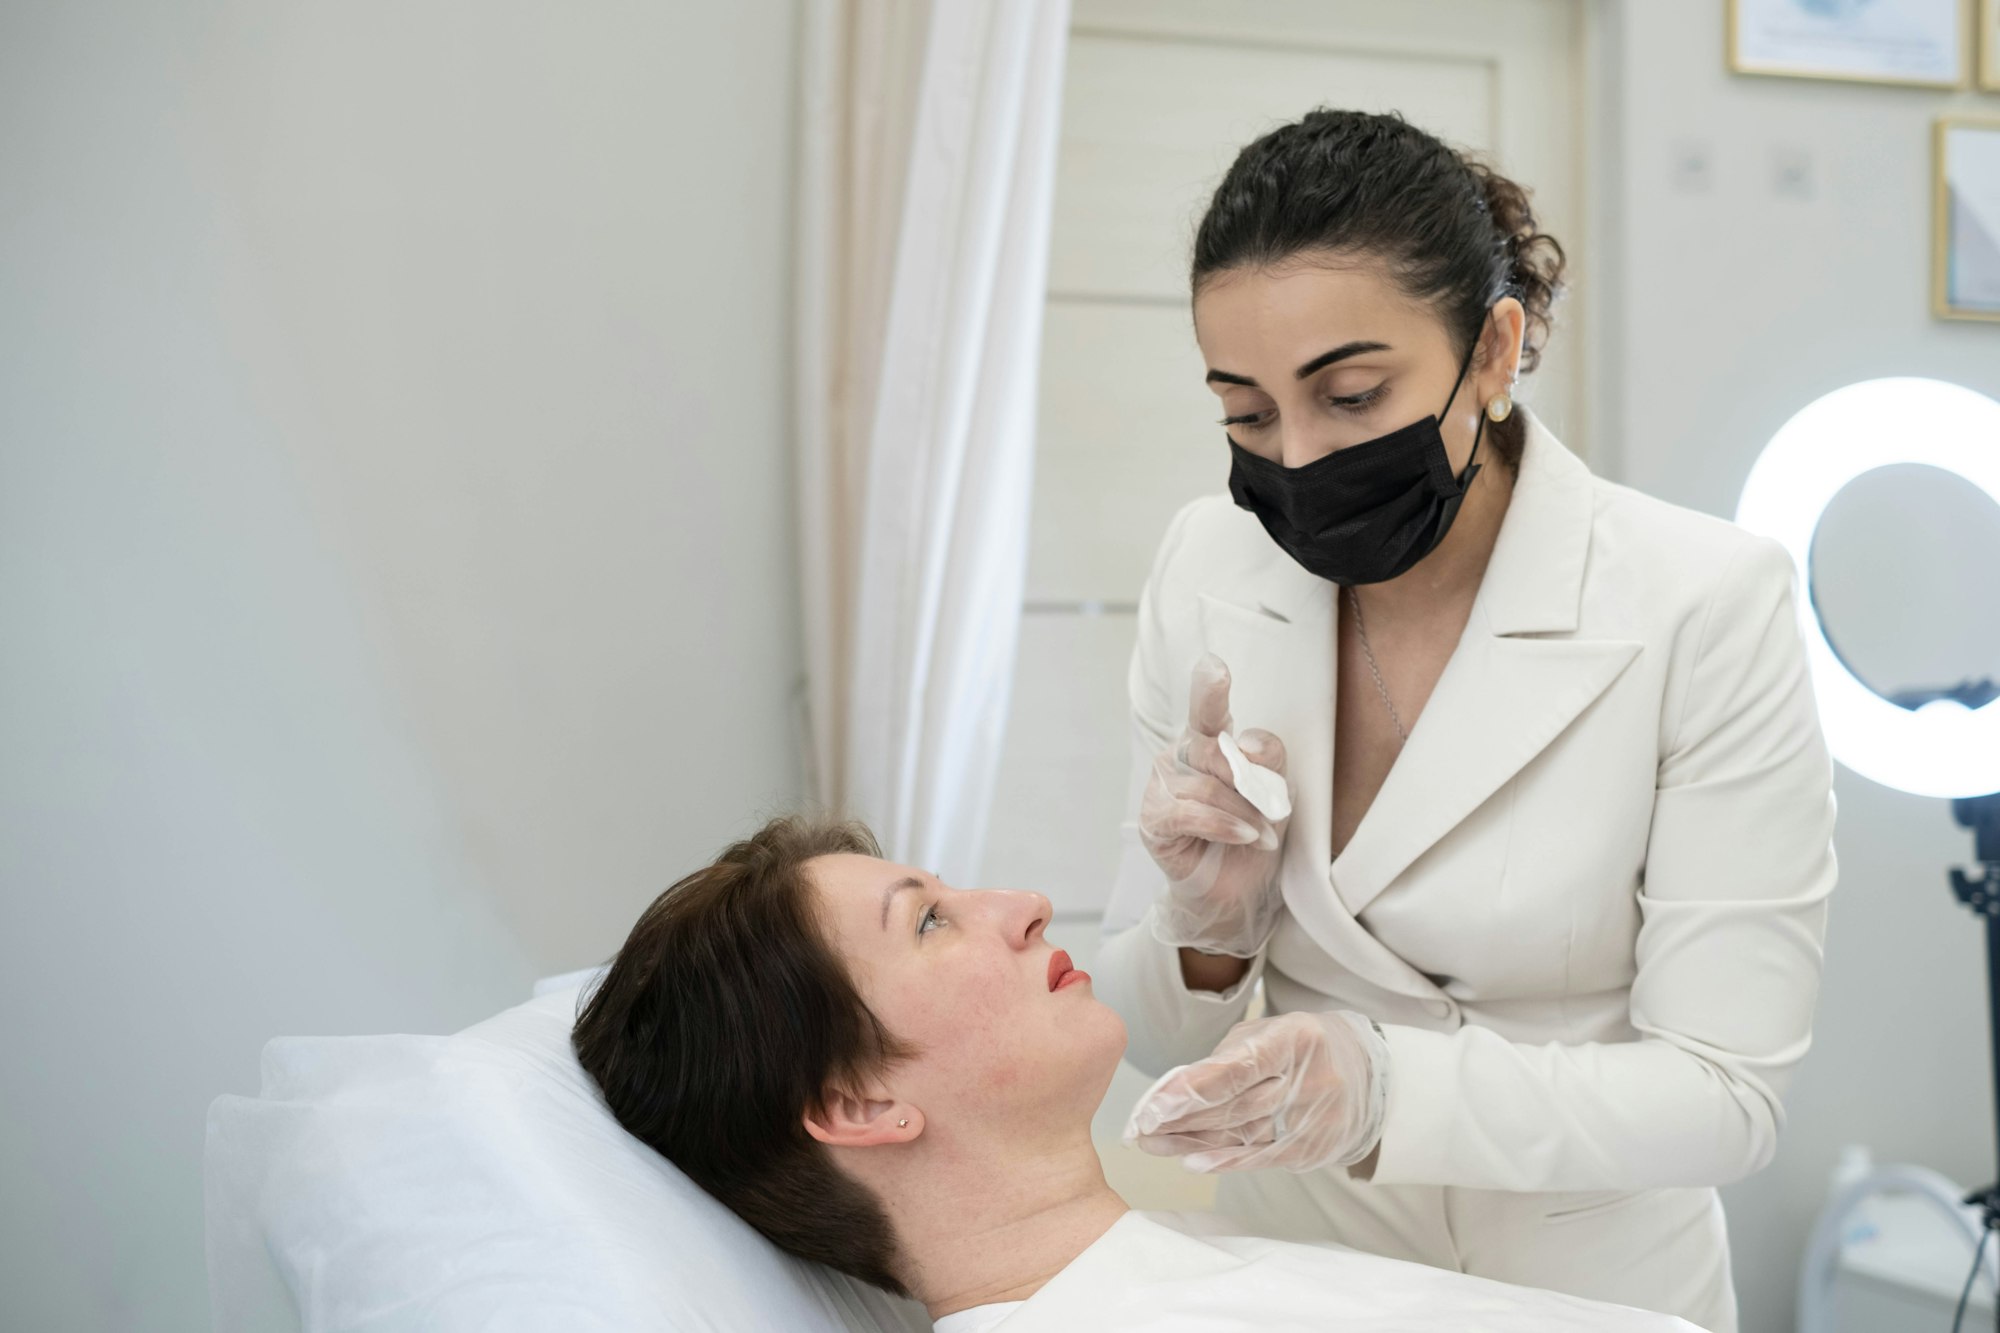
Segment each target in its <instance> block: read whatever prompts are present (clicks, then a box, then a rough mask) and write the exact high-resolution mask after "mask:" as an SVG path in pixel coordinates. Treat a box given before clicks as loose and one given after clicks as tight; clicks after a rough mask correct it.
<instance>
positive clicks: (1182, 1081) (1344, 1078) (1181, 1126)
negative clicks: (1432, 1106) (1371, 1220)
mask: <svg viewBox="0 0 2000 1333" xmlns="http://www.w3.org/2000/svg"><path fill="white" fill-rule="evenodd" d="M1388 1105H1389V1044H1388V1043H1387V1042H1386V1041H1384V1040H1383V1039H1382V1034H1381V1032H1380V1031H1378V1030H1377V1029H1376V1027H1375V1025H1374V1024H1373V1023H1371V1022H1369V1021H1368V1019H1366V1018H1364V1017H1363V1016H1362V1015H1360V1014H1357V1013H1354V1012H1352V1011H1351V1010H1345V1009H1340V1010H1334V1011H1332V1012H1328V1013H1291V1014H1281V1015H1279V1016H1278V1017H1276V1018H1260V1019H1256V1020H1253V1021H1252V1022H1248V1023H1238V1024H1237V1025H1236V1026H1235V1027H1233V1028H1231V1029H1230V1030H1229V1033H1228V1035H1227V1036H1225V1037H1223V1039H1222V1040H1221V1042H1219V1043H1218V1044H1217V1045H1216V1048H1215V1052H1214V1054H1212V1055H1210V1056H1209V1057H1208V1058H1207V1059H1205V1060H1198V1061H1196V1062H1195V1063H1193V1064H1191V1065H1182V1066H1181V1067H1180V1068H1178V1069H1174V1070H1170V1071H1168V1073H1167V1075H1166V1076H1165V1077H1164V1078H1162V1079H1160V1081H1159V1082H1157V1083H1155V1084H1154V1085H1153V1086H1152V1087H1150V1088H1148V1089H1147V1090H1146V1093H1145V1095H1144V1096H1142V1097H1141V1098H1140V1099H1139V1104H1138V1106H1137V1107H1135V1108H1133V1111H1132V1118H1131V1119H1130V1120H1128V1121H1127V1122H1126V1124H1125V1142H1127V1143H1130V1144H1133V1145H1135V1146H1136V1147H1138V1148H1140V1149H1142V1150H1143V1151H1146V1152H1149V1153H1152V1154H1154V1155H1155V1156H1159V1157H1181V1158H1183V1159H1184V1160H1185V1161H1186V1164H1187V1165H1188V1167H1189V1168H1191V1169H1192V1170H1196V1171H1243V1170H1257V1169H1262V1168H1267V1167H1283V1168H1285V1169H1286V1170H1288V1171H1313V1170H1317V1169H1318V1168H1320V1167H1324V1166H1347V1165H1350V1164H1352V1163H1355V1162H1358V1161H1360V1160H1362V1159H1363V1158H1365V1157H1366V1156H1368V1154H1369V1153H1371V1152H1373V1151H1374V1150H1375V1145H1376V1143H1377V1142H1378V1141H1379V1140H1380V1139H1381V1137H1382V1120H1383V1116H1384V1114H1385V1113H1386V1112H1387V1110H1388Z"/></svg>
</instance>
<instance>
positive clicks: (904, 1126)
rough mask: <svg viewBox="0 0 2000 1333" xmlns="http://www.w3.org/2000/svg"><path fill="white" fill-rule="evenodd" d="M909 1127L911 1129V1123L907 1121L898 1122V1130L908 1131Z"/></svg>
mask: <svg viewBox="0 0 2000 1333" xmlns="http://www.w3.org/2000/svg"><path fill="white" fill-rule="evenodd" d="M909 1127H910V1122H909V1121H907V1120H898V1121H897V1122H896V1128H897V1129H908V1128H909Z"/></svg>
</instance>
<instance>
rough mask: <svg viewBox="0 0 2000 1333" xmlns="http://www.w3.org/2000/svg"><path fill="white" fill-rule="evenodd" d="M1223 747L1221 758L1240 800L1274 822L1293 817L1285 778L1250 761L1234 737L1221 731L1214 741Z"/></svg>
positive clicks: (1290, 795)
mask: <svg viewBox="0 0 2000 1333" xmlns="http://www.w3.org/2000/svg"><path fill="white" fill-rule="evenodd" d="M1215 741H1216V744H1217V745H1219V746H1221V747H1222V757H1223V758H1224V759H1227V760H1228V761H1229V777H1230V780H1231V781H1232V782H1234V783H1235V784H1236V790H1237V791H1238V792H1239V793H1240V794H1241V795H1242V797H1243V799H1244V800H1246V801H1248V802H1250V804H1252V805H1254V806H1256V807H1257V813H1258V814H1260V815H1262V816H1264V818H1266V819H1268V820H1270V821H1271V822H1272V823H1274V824H1275V823H1276V822H1277V821H1279V820H1280V819H1289V818H1290V817H1291V814H1292V793H1291V791H1290V789H1289V788H1287V787H1286V786H1285V775H1284V774H1283V773H1276V772H1273V771H1272V770H1270V769H1268V768H1265V767H1264V766H1263V765H1261V764H1253V763H1251V762H1250V759H1249V756H1247V755H1245V754H1244V753H1243V747H1242V746H1240V745H1238V744H1237V743H1236V738H1235V737H1234V736H1232V735H1230V734H1229V733H1228V732H1226V731H1225V732H1223V733H1222V734H1221V735H1219V736H1217V737H1216V738H1215Z"/></svg>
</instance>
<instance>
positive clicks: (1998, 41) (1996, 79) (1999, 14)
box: [1979, 0, 2000, 93]
mask: <svg viewBox="0 0 2000 1333" xmlns="http://www.w3.org/2000/svg"><path fill="white" fill-rule="evenodd" d="M1979 86H1980V87H1982V88H1986V89H1990V90H1991V91H1993V92H1996V93H2000V0H1980V3H1979Z"/></svg>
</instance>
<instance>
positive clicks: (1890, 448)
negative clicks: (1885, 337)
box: [1736, 378, 2000, 797]
mask: <svg viewBox="0 0 2000 1333" xmlns="http://www.w3.org/2000/svg"><path fill="white" fill-rule="evenodd" d="M1896 463H1921V464H1923V465H1925V466H1928V467H1935V468H1942V469H1944V470H1945V471H1946V472H1950V473H1952V474H1954V475H1955V476H1958V477H1962V478H1964V479H1965V480H1966V481H1969V482H1971V483H1972V484H1973V485H1974V486H1977V487H1978V488H1979V489H1980V490H1982V491H1984V492H1985V493H1986V495H1987V498H1989V499H1991V500H1992V501H1993V503H1994V504H1995V505H2000V403H1997V402H1995V401H1993V400H1992V399H1991V398H1988V397H1987V396H1986V395H1985V394H1982V393H1976V392H1974V391H1973V390H1971V389H1967V388H1964V387H1962V386H1960V385H1956V384H1947V383H1945V382H1943V381H1942V380H1930V379H1915V378H1898V379H1879V380H1864V381H1862V382H1861V383H1859V384H1850V385H1848V386H1847V387H1846V388H1844V389H1836V390H1834V391H1833V392H1832V393H1830V394H1827V395H1826V396H1825V397H1823V398H1820V399H1818V400H1816V401H1815V402H1813V403H1810V404H1808V405H1807V406H1806V407H1805V408H1804V409H1803V410H1802V411H1800V412H1799V413H1798V415H1796V416H1794V417H1793V418H1792V419H1791V420H1790V421H1787V422H1786V423H1785V424H1784V425H1783V426H1782V427H1780V428H1779V430H1778V433H1777V434H1776V435H1774V436H1772V437H1771V442H1770V443H1769V444H1767V445H1766V446H1764V452H1763V453H1762V454H1761V455H1759V456H1758V459H1757V462H1756V463H1755V465H1753V466H1752V467H1751V469H1750V477H1749V479H1748V480H1747V481H1745V482H1744V483H1743V498H1742V499H1741V500H1740V501H1738V502H1737V506H1736V521H1737V522H1738V523H1740V524H1742V525H1743V526H1744V527H1746V528H1748V529H1750V530H1751V531H1752V532H1759V533H1763V534H1764V535H1765V536H1768V537H1774V538H1776V539H1777V540H1778V541H1779V542H1780V543H1781V544H1782V545H1783V546H1784V548H1785V549H1786V550H1787V551H1788V552H1790V553H1791V557H1792V564H1793V565H1794V566H1795V567H1796V568H1797V570H1798V574H1799V586H1800V587H1801V588H1802V589H1804V590H1805V591H1806V595H1805V596H1802V597H1801V598H1800V599H1799V621H1800V627H1801V628H1802V629H1803V630H1804V632H1805V641H1806V659H1807V661H1808V663H1809V664H1810V665H1811V669H1812V682H1813V691H1814V693H1815V694H1816V695H1817V696H1818V698H1819V711H1820V721H1821V723H1822V725H1823V726H1824V727H1825V728H1826V741H1827V746H1828V748H1829V749H1831V750H1832V751H1833V756H1834V758H1836V759H1838V760H1839V761H1840V762H1841V763H1843V764H1845V765H1847V766H1848V767H1849V768H1851V769H1853V770H1854V771H1855V772H1857V773H1859V774H1861V775H1862V776H1863V777H1865V778H1870V779H1873V780H1874V781H1876V782H1880V783H1882V784H1884V785H1885V786H1890V787H1895V788H1898V789H1900V790H1902V791H1907V792H1914V793H1915V794H1917V795H1919V796H1946V797H1961V796H1984V795H1986V794H1988V793H1990V792H2000V699H1996V700H1994V701H1992V702H1990V703H1987V704H1985V705H1983V706H1982V707H1979V708H1968V707H1966V706H1965V705H1964V704H1961V703H1957V702H1954V701H1952V700H1949V699H1940V700H1937V701H1935V702H1932V703H1928V704H1925V705H1924V706H1923V707H1921V708H1918V709H1915V710H1911V709H1907V708H1904V707H1902V706H1901V705H1899V704H1895V703H1891V702H1890V701H1889V700H1887V699H1884V698H1883V697H1882V696H1881V695H1879V694H1877V693H1875V691H1874V690H1872V689H1870V688H1869V687H1868V686H1867V685H1866V684H1864V683H1862V681H1861V680H1860V678H1859V677H1857V676H1856V675H1855V674H1854V673H1853V672H1852V671H1850V670H1849V669H1848V667H1847V664H1846V663H1845V662H1843V661H1841V659H1840V655H1839V654H1838V653H1836V652H1835V651H1834V650H1833V645H1832V644H1831V643H1830V642H1828V640H1827V636H1826V630H1825V628H1824V627H1823V626H1822V625H1821V624H1820V620H1819V613H1818V611H1817V610H1816V609H1815V607H1814V606H1813V599H1812V596H1811V588H1812V541H1813V533H1814V531H1815V530H1817V529H1818V527H1819V521H1820V516H1821V515H1822V514H1823V513H1825V511H1826V507H1827V504H1828V503H1829V502H1830V501H1832V499H1833V497H1834V496H1835V495H1836V494H1838V493H1839V491H1840V489H1841V487H1843V486H1845V485H1847V483H1848V482H1850V481H1853V480H1854V479H1855V478H1856V477H1858V476H1860V475H1861V474H1862V473H1864V472H1872V471H1874V470H1875V469H1876V468H1881V467H1889V466H1891V465H1892V464H1896ZM1996 600H2000V599H1996ZM1985 614H2000V606H1995V607H1993V608H1989V610H1988V611H1987V612H1986V613H1985Z"/></svg>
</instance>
